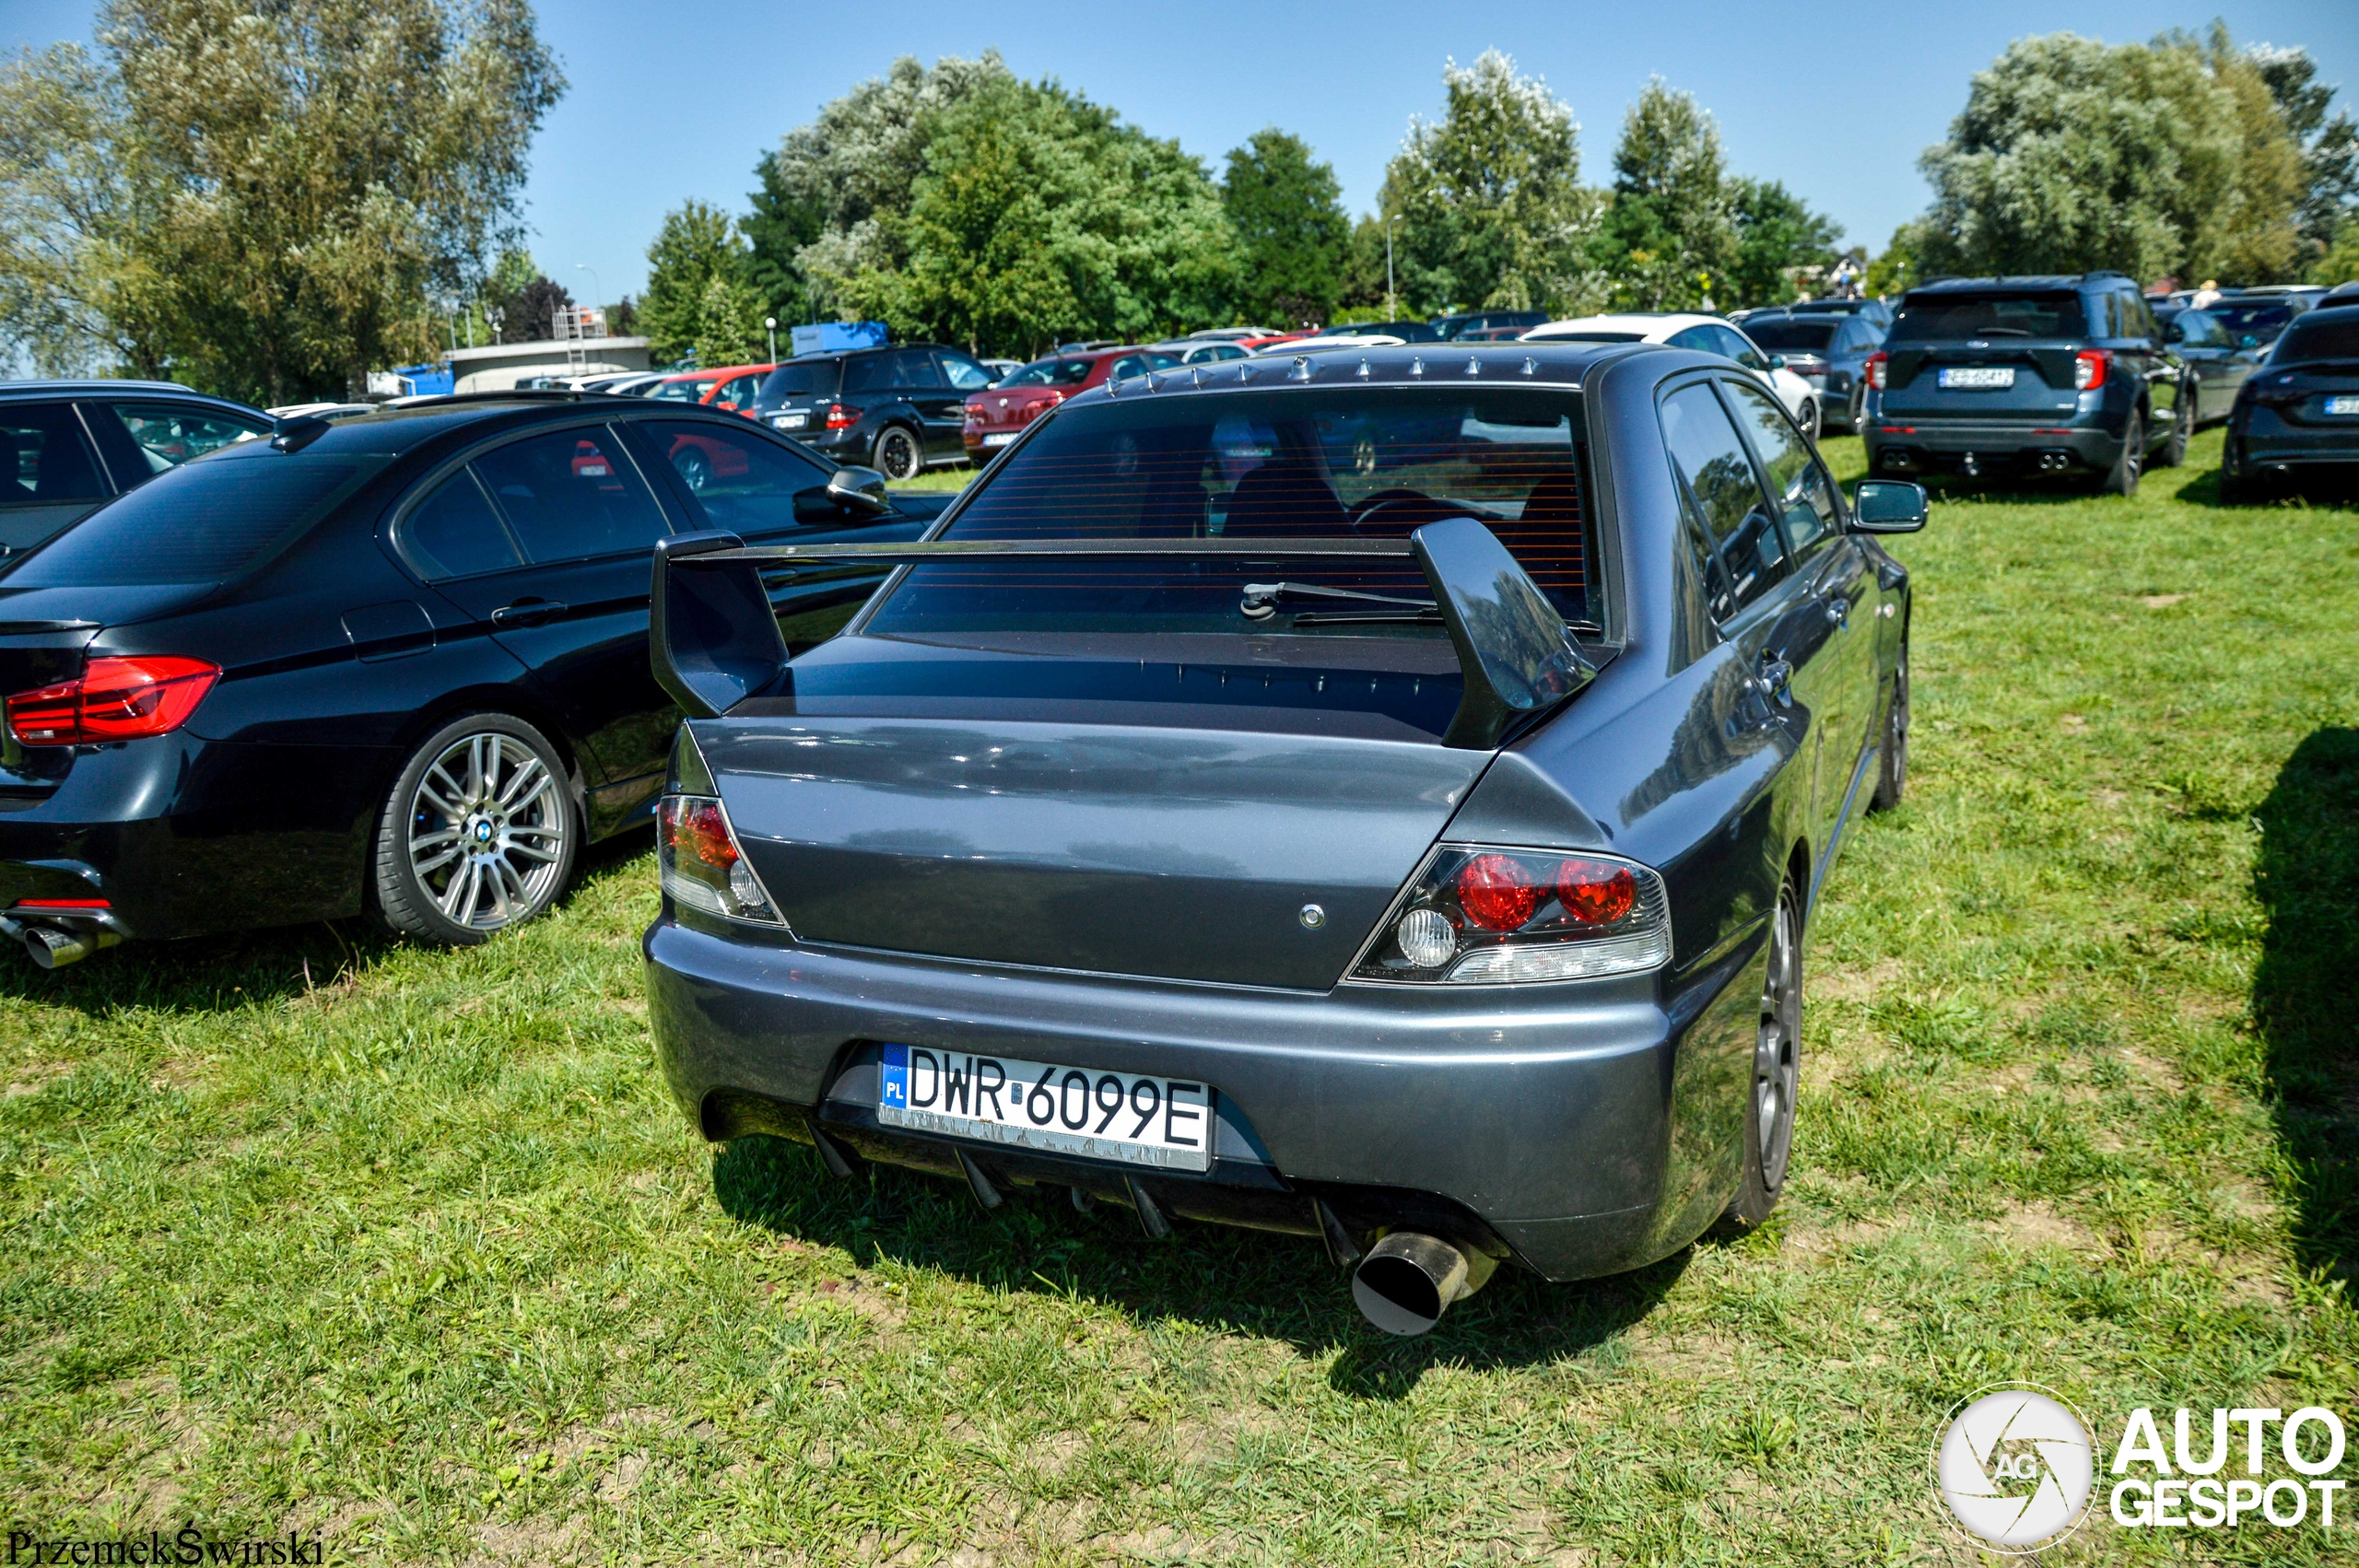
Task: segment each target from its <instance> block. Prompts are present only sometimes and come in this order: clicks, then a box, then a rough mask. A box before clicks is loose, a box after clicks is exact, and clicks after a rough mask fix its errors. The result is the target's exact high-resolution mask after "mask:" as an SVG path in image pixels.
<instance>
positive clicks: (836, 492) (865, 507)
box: [827, 468, 893, 517]
mask: <svg viewBox="0 0 2359 1568" xmlns="http://www.w3.org/2000/svg"><path fill="white" fill-rule="evenodd" d="M827 499H829V500H831V501H833V502H835V503H836V505H838V506H839V507H841V508H842V509H844V510H846V511H848V512H859V513H860V514H862V515H863V516H864V517H883V516H884V515H885V514H886V512H888V511H891V510H892V509H893V502H892V499H891V497H887V496H886V494H885V476H884V475H883V474H879V473H877V472H876V470H874V469H873V468H839V469H837V470H836V472H835V473H834V474H831V475H830V476H829V477H828V480H827Z"/></svg>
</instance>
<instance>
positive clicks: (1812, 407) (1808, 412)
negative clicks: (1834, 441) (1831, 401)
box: [1799, 397, 1826, 446]
mask: <svg viewBox="0 0 2359 1568" xmlns="http://www.w3.org/2000/svg"><path fill="white" fill-rule="evenodd" d="M1799 423H1800V424H1801V426H1802V439H1804V440H1806V441H1808V442H1810V443H1811V444H1812V445H1813V446H1816V445H1817V444H1818V438H1819V437H1820V436H1821V435H1823V434H1824V433H1825V425H1826V421H1825V418H1824V416H1822V415H1820V413H1819V411H1818V399H1816V398H1815V397H1806V398H1804V399H1802V418H1801V420H1800V421H1799Z"/></svg>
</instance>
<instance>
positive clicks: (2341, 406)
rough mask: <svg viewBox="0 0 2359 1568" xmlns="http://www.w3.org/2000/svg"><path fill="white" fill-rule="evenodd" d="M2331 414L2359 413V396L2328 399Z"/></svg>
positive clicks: (2327, 408)
mask: <svg viewBox="0 0 2359 1568" xmlns="http://www.w3.org/2000/svg"><path fill="white" fill-rule="evenodd" d="M2326 411H2327V412H2328V413H2329V414H2359V397H2351V396H2344V397H2330V398H2328V399H2327V400H2326Z"/></svg>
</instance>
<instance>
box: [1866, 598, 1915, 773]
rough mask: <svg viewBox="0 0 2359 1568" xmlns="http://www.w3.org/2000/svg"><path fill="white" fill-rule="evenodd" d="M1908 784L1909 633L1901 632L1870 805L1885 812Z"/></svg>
mask: <svg viewBox="0 0 2359 1568" xmlns="http://www.w3.org/2000/svg"><path fill="white" fill-rule="evenodd" d="M1907 787H1908V637H1907V633H1905V632H1904V633H1903V634H1901V638H1900V660H1899V662H1897V663H1896V664H1895V665H1894V666H1893V671H1892V700H1891V701H1889V702H1887V703H1885V704H1884V757H1883V760H1882V762H1881V763H1880V764H1879V765H1878V766H1877V771H1876V792H1875V794H1874V795H1873V796H1872V797H1871V798H1870V800H1869V802H1868V803H1869V805H1870V806H1871V807H1872V809H1874V810H1876V811H1880V812H1888V811H1890V810H1892V808H1893V807H1895V806H1896V805H1898V804H1900V793H1901V791H1902V790H1906V789H1907Z"/></svg>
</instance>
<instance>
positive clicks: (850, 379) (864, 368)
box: [844, 354, 893, 395]
mask: <svg viewBox="0 0 2359 1568" xmlns="http://www.w3.org/2000/svg"><path fill="white" fill-rule="evenodd" d="M892 384H893V356H891V355H889V354H860V355H855V356H853V357H851V358H850V359H847V360H845V361H844V392H845V393H846V394H847V395H849V394H851V393H852V392H882V391H884V390H885V389H886V388H887V387H890V386H891V385H892Z"/></svg>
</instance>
